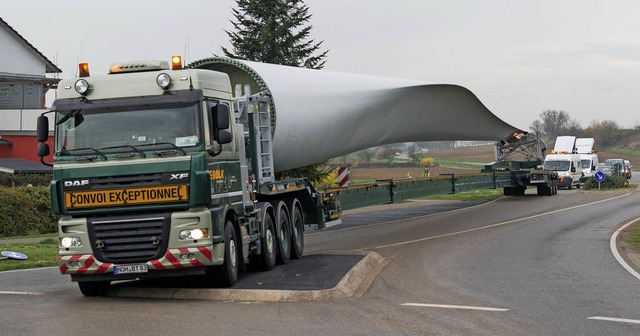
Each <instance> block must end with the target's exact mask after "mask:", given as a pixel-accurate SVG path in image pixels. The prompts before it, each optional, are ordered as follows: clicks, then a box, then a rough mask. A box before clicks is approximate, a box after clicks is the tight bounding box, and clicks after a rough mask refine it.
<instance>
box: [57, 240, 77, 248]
mask: <svg viewBox="0 0 640 336" xmlns="http://www.w3.org/2000/svg"><path fill="white" fill-rule="evenodd" d="M81 246H82V240H81V239H80V237H63V238H60V247H64V248H69V247H81Z"/></svg>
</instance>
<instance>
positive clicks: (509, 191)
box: [502, 187, 513, 196]
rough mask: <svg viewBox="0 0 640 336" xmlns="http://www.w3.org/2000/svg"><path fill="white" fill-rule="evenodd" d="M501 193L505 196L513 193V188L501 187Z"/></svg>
mask: <svg viewBox="0 0 640 336" xmlns="http://www.w3.org/2000/svg"><path fill="white" fill-rule="evenodd" d="M502 193H503V194H504V195H505V196H511V195H513V188H511V187H504V188H503V189H502Z"/></svg>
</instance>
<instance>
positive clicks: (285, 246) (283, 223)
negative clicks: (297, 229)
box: [277, 203, 291, 264]
mask: <svg viewBox="0 0 640 336" xmlns="http://www.w3.org/2000/svg"><path fill="white" fill-rule="evenodd" d="M286 210H287V207H286V205H284V203H282V204H281V205H280V208H279V209H278V214H277V216H278V219H277V221H278V227H279V228H280V232H278V263H279V264H286V263H288V262H289V258H290V256H291V225H290V224H289V214H288V213H287V211H286Z"/></svg>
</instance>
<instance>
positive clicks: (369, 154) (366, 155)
mask: <svg viewBox="0 0 640 336" xmlns="http://www.w3.org/2000/svg"><path fill="white" fill-rule="evenodd" d="M358 156H359V157H360V158H362V159H363V160H364V161H365V162H366V163H367V164H369V163H370V162H371V159H373V157H374V156H376V149H375V148H367V149H364V150H361V151H359V152H358Z"/></svg>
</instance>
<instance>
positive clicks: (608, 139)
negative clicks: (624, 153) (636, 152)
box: [585, 120, 621, 147]
mask: <svg viewBox="0 0 640 336" xmlns="http://www.w3.org/2000/svg"><path fill="white" fill-rule="evenodd" d="M585 133H586V134H587V135H589V136H591V137H593V138H594V140H595V141H596V143H597V144H598V145H599V146H605V147H606V146H611V145H613V144H614V143H616V141H618V139H619V138H620V135H621V134H620V126H618V123H616V122H615V121H613V120H604V121H602V122H598V121H592V122H591V124H590V125H589V127H587V130H586V131H585Z"/></svg>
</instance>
